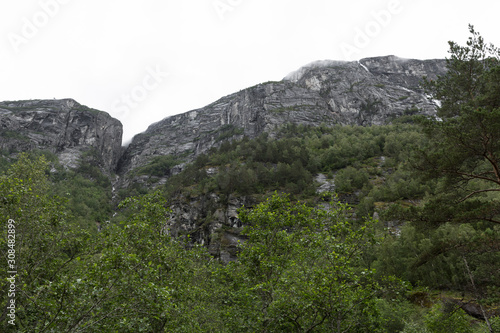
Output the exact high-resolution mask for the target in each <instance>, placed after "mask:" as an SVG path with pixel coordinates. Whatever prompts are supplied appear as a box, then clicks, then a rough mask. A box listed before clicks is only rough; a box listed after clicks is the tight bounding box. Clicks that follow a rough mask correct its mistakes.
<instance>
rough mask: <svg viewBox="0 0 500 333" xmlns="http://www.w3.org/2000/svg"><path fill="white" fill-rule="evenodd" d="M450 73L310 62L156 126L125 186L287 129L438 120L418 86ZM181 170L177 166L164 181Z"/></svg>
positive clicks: (141, 143) (386, 64)
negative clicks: (232, 142) (149, 171)
mask: <svg viewBox="0 0 500 333" xmlns="http://www.w3.org/2000/svg"><path fill="white" fill-rule="evenodd" d="M445 72H446V62H445V60H415V59H402V58H398V57H395V56H386V57H376V58H366V59H362V60H360V61H354V62H341V61H320V62H315V63H312V64H310V65H307V66H304V67H303V68H301V69H299V70H298V71H296V72H294V73H291V74H289V75H287V76H286V77H285V78H284V79H283V80H281V81H279V82H267V83H262V84H258V85H256V86H254V87H250V88H247V89H244V90H242V91H239V92H236V93H234V94H231V95H229V96H225V97H223V98H221V99H219V100H218V101H215V102H214V103H212V104H209V105H207V106H205V107H203V108H200V109H196V110H192V111H189V112H186V113H183V114H179V115H175V116H171V117H168V118H165V119H164V120H162V121H160V122H157V123H155V124H152V125H151V126H150V127H149V128H148V129H147V130H146V131H145V132H144V133H141V134H138V135H136V136H135V137H134V139H133V140H132V142H131V144H130V145H129V146H128V147H127V149H126V150H125V152H124V154H123V156H122V158H121V160H120V162H119V165H118V172H119V174H120V175H121V176H122V187H126V186H128V185H129V184H130V183H132V182H145V181H146V179H147V176H144V175H143V176H142V178H141V177H139V176H137V173H135V172H133V171H134V170H139V169H141V168H142V169H144V168H145V167H147V166H148V165H150V164H151V163H153V162H154V161H155V158H158V157H159V156H165V155H170V156H173V157H175V161H176V162H177V163H173V164H181V165H182V163H183V162H189V161H192V160H193V159H194V157H196V156H197V155H199V154H201V153H205V152H207V151H208V150H209V149H210V148H212V147H217V146H219V145H220V144H221V143H222V142H224V141H226V140H228V139H235V138H241V137H243V136H246V137H249V138H255V137H257V136H258V135H260V134H261V133H263V132H267V133H270V135H271V136H272V135H273V133H274V132H275V131H276V130H277V129H279V128H280V127H281V126H283V125H284V124H286V123H294V124H303V125H312V126H318V125H320V124H326V125H328V126H335V125H361V126H368V125H381V124H387V123H390V122H391V120H393V119H395V118H397V117H400V116H403V115H411V114H416V113H418V114H425V115H433V114H434V113H435V110H436V104H435V102H434V101H432V100H430V99H429V98H428V97H427V96H426V95H425V94H424V92H423V91H422V90H421V88H420V86H419V83H420V82H421V80H422V78H423V77H429V78H430V79H433V78H436V77H437V75H441V74H444V73H445ZM177 169H178V168H177ZM177 171H178V170H177ZM177 171H176V168H175V167H174V166H172V168H171V170H170V171H169V172H167V174H166V175H165V176H166V177H168V176H169V175H170V174H171V173H173V172H177ZM164 181H165V178H163V179H162V180H161V183H162V182H164Z"/></svg>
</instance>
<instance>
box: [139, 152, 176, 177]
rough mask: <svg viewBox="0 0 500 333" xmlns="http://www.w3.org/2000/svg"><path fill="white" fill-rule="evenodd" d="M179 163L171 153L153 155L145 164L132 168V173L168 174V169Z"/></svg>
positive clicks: (157, 175)
mask: <svg viewBox="0 0 500 333" xmlns="http://www.w3.org/2000/svg"><path fill="white" fill-rule="evenodd" d="M179 163H180V161H179V160H178V159H177V158H176V157H174V156H171V155H162V156H155V157H154V158H153V159H152V160H151V161H150V162H149V163H148V164H147V165H145V166H143V167H140V168H137V169H136V170H134V173H135V174H137V175H147V176H156V177H163V176H166V175H168V174H169V172H170V169H171V168H172V167H174V166H176V165H177V164H179Z"/></svg>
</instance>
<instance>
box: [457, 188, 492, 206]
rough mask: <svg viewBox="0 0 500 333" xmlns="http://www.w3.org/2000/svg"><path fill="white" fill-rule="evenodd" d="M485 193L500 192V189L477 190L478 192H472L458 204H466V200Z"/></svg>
mask: <svg viewBox="0 0 500 333" xmlns="http://www.w3.org/2000/svg"><path fill="white" fill-rule="evenodd" d="M485 192H500V188H491V189H487V190H477V191H474V192H471V193H469V194H468V195H467V196H465V197H464V198H462V199H460V200H458V203H461V202H464V201H465V200H467V199H469V198H470V197H472V196H473V195H476V194H479V193H485Z"/></svg>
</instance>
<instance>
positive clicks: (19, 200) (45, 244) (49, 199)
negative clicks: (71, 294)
mask: <svg viewBox="0 0 500 333" xmlns="http://www.w3.org/2000/svg"><path fill="white" fill-rule="evenodd" d="M47 168H48V163H47V161H46V160H45V158H44V157H43V156H42V157H39V158H36V159H31V158H30V157H29V156H28V155H27V154H21V155H20V156H19V158H18V161H17V163H15V164H13V165H12V166H11V168H10V169H9V170H8V171H7V172H6V174H4V175H1V176H0V201H2V203H1V205H0V223H1V225H2V237H1V239H0V251H1V252H2V257H4V258H7V257H8V255H9V254H11V258H10V259H13V260H12V265H13V266H9V268H10V269H9V271H15V272H16V273H15V274H13V273H10V274H9V275H8V277H9V278H11V279H12V277H14V279H12V280H11V281H13V282H14V284H15V295H13V296H14V297H11V298H10V299H7V293H4V294H3V295H2V299H1V300H2V312H1V314H0V323H1V324H0V325H1V326H0V327H1V331H2V332H10V331H12V332H14V331H15V332H34V331H37V332H38V331H39V332H43V331H44V330H48V329H49V327H50V326H51V325H53V324H54V323H55V322H56V321H57V318H58V316H59V314H60V313H61V311H63V309H64V308H65V304H66V293H67V291H68V290H69V284H70V283H69V281H70V280H71V279H72V277H73V276H74V274H77V272H78V269H77V266H78V262H77V257H78V256H80V255H82V253H83V252H85V251H86V247H87V246H86V244H87V240H88V234H87V233H86V232H85V231H83V230H81V229H80V228H78V226H76V225H74V224H73V223H71V218H70V216H68V214H67V210H66V207H65V205H64V201H62V200H61V199H60V198H57V197H53V196H51V195H49V194H48V193H49V192H50V188H51V185H50V183H49V181H48V177H47V173H46V172H47ZM9 221H13V223H12V225H13V226H14V228H10V227H9V228H7V223H8V222H9ZM9 230H10V231H12V230H15V233H14V237H13V238H11V237H7V233H9ZM9 235H11V234H10V233H9ZM8 240H11V241H12V240H13V241H14V242H11V241H8ZM3 272H5V273H4V274H2V280H1V285H0V286H1V287H2V288H1V289H2V290H8V289H9V288H8V287H9V285H10V284H11V283H8V281H7V280H6V279H5V278H6V277H5V275H7V270H3ZM56 286H57V287H56ZM11 300H15V306H16V311H15V320H14V323H15V325H10V324H9V325H8V324H7V319H6V315H7V313H8V312H7V311H6V306H5V305H6V302H9V301H11Z"/></svg>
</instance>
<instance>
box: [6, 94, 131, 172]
mask: <svg viewBox="0 0 500 333" xmlns="http://www.w3.org/2000/svg"><path fill="white" fill-rule="evenodd" d="M122 134H123V127H122V124H121V123H120V121H118V120H116V119H114V118H112V117H111V116H110V115H109V114H107V113H105V112H102V111H97V110H94V109H90V108H88V107H86V106H83V105H80V104H78V103H77V102H76V101H74V100H72V99H62V100H29V101H16V102H0V149H1V150H2V151H4V152H7V153H9V154H15V153H17V152H23V151H28V150H33V149H41V150H48V151H51V152H52V153H55V154H56V155H57V156H58V157H59V160H60V162H61V163H62V164H63V165H65V166H67V167H76V166H77V165H78V159H79V158H80V156H81V154H82V153H83V152H84V151H88V150H90V149H94V150H95V152H96V153H97V154H98V157H99V158H100V161H101V164H102V165H101V167H102V169H103V170H104V171H106V172H112V171H114V170H115V169H116V166H117V163H118V160H119V158H120V155H121V151H122V149H121V142H122Z"/></svg>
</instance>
